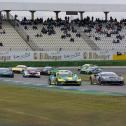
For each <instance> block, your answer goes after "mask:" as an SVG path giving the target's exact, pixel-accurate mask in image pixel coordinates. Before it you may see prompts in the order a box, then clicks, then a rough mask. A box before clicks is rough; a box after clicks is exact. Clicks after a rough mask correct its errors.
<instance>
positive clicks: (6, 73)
mask: <svg viewBox="0 0 126 126" xmlns="http://www.w3.org/2000/svg"><path fill="white" fill-rule="evenodd" d="M0 77H10V78H14V73H13V71H12V70H11V69H9V68H0Z"/></svg>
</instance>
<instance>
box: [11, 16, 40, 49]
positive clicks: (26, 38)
mask: <svg viewBox="0 0 126 126" xmlns="http://www.w3.org/2000/svg"><path fill="white" fill-rule="evenodd" d="M11 17H12V15H11ZM12 18H13V17H12ZM12 18H11V20H10V21H9V23H10V24H11V25H12V26H13V28H14V29H15V30H16V31H17V33H18V34H19V35H20V37H21V38H22V39H23V40H24V41H25V42H26V44H27V45H28V46H29V47H30V48H31V50H32V51H39V47H38V46H37V45H36V44H35V43H34V42H33V41H32V39H31V38H30V36H28V35H27V34H26V32H25V30H24V29H23V28H22V27H21V26H20V23H18V22H17V21H15V20H13V19H12Z"/></svg>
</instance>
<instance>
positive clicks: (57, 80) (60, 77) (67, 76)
mask: <svg viewBox="0 0 126 126" xmlns="http://www.w3.org/2000/svg"><path fill="white" fill-rule="evenodd" d="M81 82H82V80H81V78H80V77H78V75H77V74H74V73H72V72H71V71H70V70H59V71H58V72H57V73H56V75H50V76H49V85H76V86H80V85H81Z"/></svg>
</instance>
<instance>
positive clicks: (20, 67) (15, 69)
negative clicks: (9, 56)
mask: <svg viewBox="0 0 126 126" xmlns="http://www.w3.org/2000/svg"><path fill="white" fill-rule="evenodd" d="M26 69H27V66H25V65H17V66H16V67H12V71H13V72H14V73H22V72H23V71H24V70H26Z"/></svg>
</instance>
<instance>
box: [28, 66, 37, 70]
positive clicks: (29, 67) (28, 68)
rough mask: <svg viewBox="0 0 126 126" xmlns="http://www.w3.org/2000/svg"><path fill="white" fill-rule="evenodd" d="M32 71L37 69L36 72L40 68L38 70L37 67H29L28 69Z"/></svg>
mask: <svg viewBox="0 0 126 126" xmlns="http://www.w3.org/2000/svg"><path fill="white" fill-rule="evenodd" d="M30 69H35V70H37V69H38V68H36V67H28V68H27V70H30Z"/></svg>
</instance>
